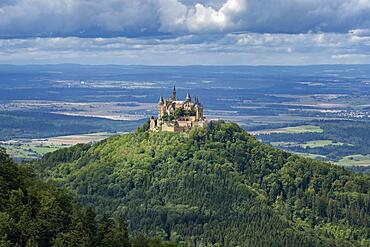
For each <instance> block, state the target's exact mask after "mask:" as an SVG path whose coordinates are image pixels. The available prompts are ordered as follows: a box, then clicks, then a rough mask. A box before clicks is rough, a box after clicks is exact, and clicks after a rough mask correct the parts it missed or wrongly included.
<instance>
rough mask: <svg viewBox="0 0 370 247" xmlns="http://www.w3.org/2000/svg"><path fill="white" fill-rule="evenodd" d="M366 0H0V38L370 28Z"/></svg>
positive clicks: (340, 30) (368, 3) (340, 31)
mask: <svg viewBox="0 0 370 247" xmlns="http://www.w3.org/2000/svg"><path fill="white" fill-rule="evenodd" d="M369 13H370V0H325V1H322V0H216V1H211V0H104V1H101V0H53V1H50V0H13V1H9V0H3V1H0V37H2V38H20V37H68V36H76V37H144V36H146V37H156V36H164V35H168V34H171V35H183V34H203V33H212V34H215V33H230V32H254V33H291V34H297V33H307V32H337V33H346V32H348V31H349V30H365V29H368V28H370V15H369Z"/></svg>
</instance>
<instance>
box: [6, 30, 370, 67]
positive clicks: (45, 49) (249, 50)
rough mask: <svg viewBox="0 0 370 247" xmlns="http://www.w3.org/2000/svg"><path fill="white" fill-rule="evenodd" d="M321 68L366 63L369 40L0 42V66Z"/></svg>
mask: <svg viewBox="0 0 370 247" xmlns="http://www.w3.org/2000/svg"><path fill="white" fill-rule="evenodd" d="M9 61H12V63H61V62H62V63H63V62H74V63H93V64H105V63H116V64H154V65H158V64H161V65H163V64H173V65H176V64H177V65H188V64H279V65H281V64H320V63H365V62H368V61H370V37H362V36H357V35H355V34H351V33H345V34H342V33H337V34H335V33H329V34H325V33H307V34H258V33H237V34H227V35H215V34H212V35H209V34H204V35H184V36H179V37H173V38H166V39H158V38H152V39H147V38H125V37H116V38H78V37H66V38H30V39H2V40H0V63H8V62H9Z"/></svg>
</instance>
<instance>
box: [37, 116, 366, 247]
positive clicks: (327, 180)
mask: <svg viewBox="0 0 370 247" xmlns="http://www.w3.org/2000/svg"><path fill="white" fill-rule="evenodd" d="M34 165H35V167H36V168H37V169H38V171H39V172H40V174H41V175H42V176H43V177H45V178H47V179H49V180H50V181H54V182H55V183H56V184H57V185H59V186H63V187H66V188H69V189H72V190H74V191H75V192H76V193H77V198H78V201H79V202H80V203H82V204H84V205H89V206H91V205H92V206H95V207H96V209H97V212H98V214H102V213H103V212H104V213H107V212H109V213H112V214H113V215H115V216H117V217H125V218H126V219H127V220H128V222H129V228H130V229H131V230H133V231H143V232H145V233H146V234H149V235H151V236H159V237H161V238H163V239H165V240H172V241H176V242H179V243H183V244H186V245H192V246H210V245H216V246H237V245H239V246H368V245H369V244H370V240H369V236H370V230H369V229H370V207H369V205H370V192H369V191H370V177H369V175H364V174H355V173H352V172H350V171H347V170H345V169H343V168H341V167H337V166H335V165H331V164H327V163H323V162H320V161H316V160H312V159H308V158H303V157H300V156H297V155H292V154H289V153H287V152H284V151H281V150H278V149H275V148H273V147H272V146H269V145H266V144H262V143H260V142H259V141H257V140H256V139H255V137H253V136H251V135H249V134H248V133H247V132H246V131H244V130H243V129H242V128H240V127H239V126H238V125H236V124H233V123H225V122H210V123H209V124H208V126H207V127H205V128H195V129H192V130H191V131H190V132H188V133H168V132H148V131H145V130H143V129H141V130H138V131H137V132H135V133H131V134H127V135H121V136H114V137H111V138H109V139H107V140H104V141H102V142H100V143H97V144H94V145H77V146H74V147H72V148H68V149H61V150H58V151H56V152H54V153H50V154H47V155H45V156H44V158H43V159H42V160H41V161H39V162H38V163H35V164H34Z"/></svg>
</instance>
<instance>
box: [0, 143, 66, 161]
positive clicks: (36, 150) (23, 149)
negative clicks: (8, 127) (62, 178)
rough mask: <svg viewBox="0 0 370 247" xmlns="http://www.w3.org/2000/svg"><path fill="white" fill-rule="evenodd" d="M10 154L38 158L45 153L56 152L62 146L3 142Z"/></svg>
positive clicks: (17, 156) (25, 157)
mask: <svg viewBox="0 0 370 247" xmlns="http://www.w3.org/2000/svg"><path fill="white" fill-rule="evenodd" d="M1 146H3V147H5V148H6V150H7V152H8V153H9V155H10V156H11V157H13V158H19V159H37V158H41V157H42V156H43V155H44V154H46V153H49V152H54V151H56V150H58V149H59V148H61V147H62V146H54V145H52V146H42V145H34V144H13V145H12V144H3V145H1Z"/></svg>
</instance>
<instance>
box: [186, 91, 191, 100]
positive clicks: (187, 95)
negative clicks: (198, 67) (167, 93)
mask: <svg viewBox="0 0 370 247" xmlns="http://www.w3.org/2000/svg"><path fill="white" fill-rule="evenodd" d="M185 101H191V96H190V94H189V92H188V93H187V94H186V98H185Z"/></svg>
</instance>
